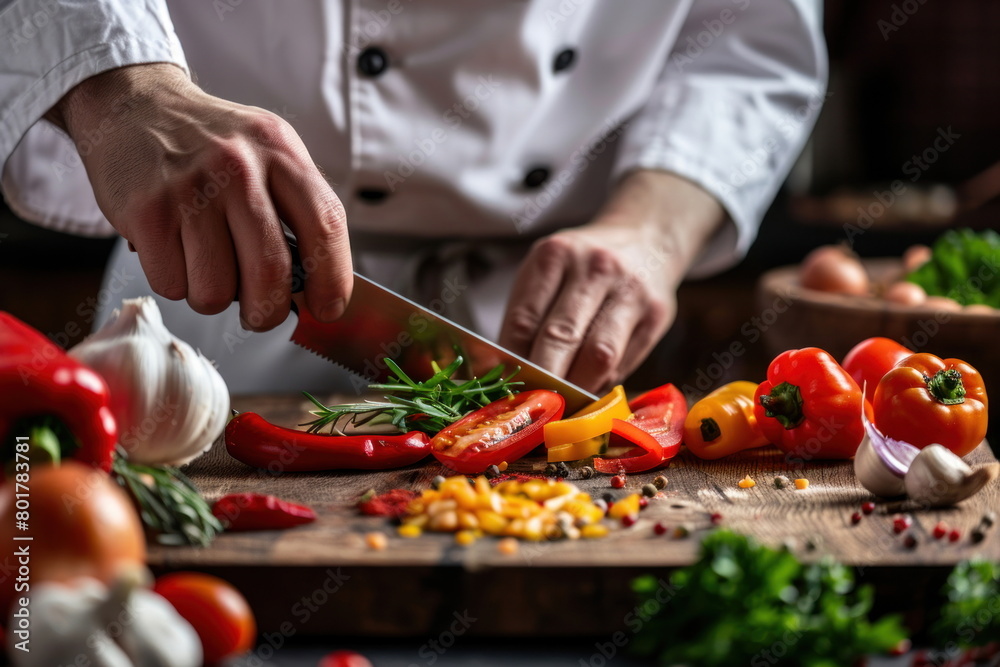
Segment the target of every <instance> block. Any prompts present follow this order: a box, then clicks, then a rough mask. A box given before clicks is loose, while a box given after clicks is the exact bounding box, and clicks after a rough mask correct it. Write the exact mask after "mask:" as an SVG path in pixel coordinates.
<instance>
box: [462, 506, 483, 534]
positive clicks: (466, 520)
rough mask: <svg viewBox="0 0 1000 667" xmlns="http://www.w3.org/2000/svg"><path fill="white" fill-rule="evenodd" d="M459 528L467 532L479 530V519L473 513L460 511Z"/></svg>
mask: <svg viewBox="0 0 1000 667" xmlns="http://www.w3.org/2000/svg"><path fill="white" fill-rule="evenodd" d="M458 527H459V528H462V529H465V530H474V529H476V528H479V519H477V518H476V515H475V514H473V513H472V512H469V511H465V510H460V511H459V512H458Z"/></svg>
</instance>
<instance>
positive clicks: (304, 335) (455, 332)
mask: <svg viewBox="0 0 1000 667" xmlns="http://www.w3.org/2000/svg"><path fill="white" fill-rule="evenodd" d="M288 245H289V250H290V251H291V253H292V293H293V294H299V293H300V292H302V291H303V288H304V286H305V277H306V275H305V271H304V269H303V268H302V261H301V258H300V256H299V252H298V245H297V244H296V242H295V239H294V238H292V237H288ZM300 298H301V297H295V298H294V299H293V301H292V306H293V310H295V312H296V313H297V315H298V318H299V320H298V324H297V325H296V327H295V330H294V331H293V332H292V338H291V341H292V342H293V343H295V344H296V345H299V346H301V347H303V348H305V349H307V350H309V351H310V352H313V353H315V354H317V355H319V356H321V357H323V358H324V359H327V360H328V361H332V362H333V363H335V364H337V365H338V366H341V367H343V368H345V369H347V370H348V371H350V372H351V377H352V382H354V384H355V389H356V390H358V391H359V393H360V392H361V391H363V390H365V389H366V388H367V386H368V384H370V383H375V382H384V381H386V380H388V378H389V375H390V371H389V367H388V365H387V364H386V363H385V360H386V359H387V358H388V359H391V360H392V361H394V362H396V363H397V364H398V365H399V367H400V368H401V369H402V370H403V372H404V373H406V374H407V375H409V376H410V377H413V378H417V379H418V380H419V379H423V378H427V377H430V376H431V375H432V374H433V373H434V370H433V368H432V365H431V362H437V364H438V365H439V366H440V367H442V368H443V367H444V366H446V365H447V364H448V363H450V362H451V361H453V360H454V359H455V358H456V356H457V355H458V354H461V355H462V357H463V358H464V359H465V360H466V361H467V363H468V364H469V368H471V369H472V374H473V375H476V376H481V375H483V374H484V373H486V371H488V370H490V369H491V368H493V367H495V366H497V365H498V364H503V366H504V369H505V372H506V373H510V372H513V371H514V370H515V369H520V370H519V371H518V373H517V375H516V376H515V378H514V379H515V380H516V381H520V382H523V383H524V385H523V387H524V389H549V390H552V391H555V392H558V393H559V394H560V395H561V396H562V397H563V398H564V399H566V414H573V413H575V412H577V411H578V410H580V409H581V408H583V407H585V406H587V405H589V404H590V403H593V402H594V401H596V400H597V397H596V396H594V395H593V394H591V393H589V392H587V391H584V390H583V389H581V388H580V387H577V386H576V385H574V384H572V383H570V382H567V381H566V380H564V379H562V378H560V377H559V376H557V375H554V374H553V373H551V372H549V371H547V370H545V369H544V368H542V367H541V366H538V365H537V364H534V363H532V362H530V361H528V360H527V359H524V358H523V357H520V356H518V355H516V354H514V353H513V352H511V351H510V350H507V349H504V348H503V347H500V346H499V345H497V344H495V343H493V342H491V341H489V340H487V339H486V338H483V337H482V336H480V335H479V334H477V333H475V332H473V331H470V330H469V329H466V328H465V327H463V326H461V325H459V324H457V323H455V322H452V321H451V320H449V319H448V318H446V317H444V316H443V315H440V314H439V313H437V312H435V311H434V310H432V309H429V308H425V307H423V306H421V305H420V304H418V303H414V302H413V301H411V300H409V299H407V298H405V297H403V296H400V295H399V294H396V293H395V292H393V291H392V290H390V289H387V288H385V287H383V286H381V285H379V284H378V283H376V282H374V281H372V280H369V279H368V278H366V277H364V276H362V275H361V274H359V273H358V272H356V271H355V272H354V292H353V294H352V296H351V300H350V302H349V303H348V305H347V308H346V310H345V311H344V314H343V315H342V316H341V317H340V318H339V319H338V320H336V321H335V322H320V321H319V320H317V319H315V318H314V317H313V316H312V314H311V313H310V312H309V309H308V308H305V307H302V306H303V305H304V304H297V301H298V300H299V299H300ZM466 379H468V378H466Z"/></svg>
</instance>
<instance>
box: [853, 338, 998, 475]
mask: <svg viewBox="0 0 1000 667" xmlns="http://www.w3.org/2000/svg"><path fill="white" fill-rule="evenodd" d="M988 406H989V402H988V400H987V397H986V387H985V386H984V385H983V377H982V376H981V375H980V374H979V371H977V370H976V369H975V368H973V367H972V366H970V365H969V364H967V363H965V362H964V361H961V360H959V359H939V358H938V357H935V356H934V355H932V354H914V355H912V356H909V357H907V358H905V359H903V360H902V361H900V362H899V363H898V364H897V365H896V368H894V369H892V370H891V371H889V372H888V373H887V374H886V375H885V377H883V378H882V381H881V382H879V384H878V388H877V389H876V390H875V400H874V402H873V407H874V410H875V425H876V426H878V428H879V430H880V431H882V432H883V433H885V434H886V435H887V436H889V437H890V438H895V439H896V440H902V441H903V442H908V443H910V444H911V445H913V446H914V447H920V448H921V449H922V448H924V447H926V446H927V445H930V444H932V443H938V444H940V445H944V446H945V447H947V448H948V449H950V450H951V451H953V452H955V453H956V454H958V455H959V456H965V455H966V454H968V453H969V452H971V451H972V450H973V449H975V448H976V447H978V446H979V443H981V442H982V441H983V438H985V437H986V426H987V409H988Z"/></svg>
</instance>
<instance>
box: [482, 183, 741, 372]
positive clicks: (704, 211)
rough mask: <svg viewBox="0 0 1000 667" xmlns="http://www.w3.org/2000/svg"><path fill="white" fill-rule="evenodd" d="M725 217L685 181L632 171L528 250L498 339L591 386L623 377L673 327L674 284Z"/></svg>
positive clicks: (505, 344) (718, 207) (513, 348)
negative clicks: (603, 198)
mask: <svg viewBox="0 0 1000 667" xmlns="http://www.w3.org/2000/svg"><path fill="white" fill-rule="evenodd" d="M723 218H724V212H723V209H722V207H721V206H720V204H719V203H718V202H717V201H716V200H715V199H714V198H713V197H712V196H711V195H709V194H708V193H707V192H705V191H704V190H702V189H701V188H699V187H698V186H696V185H694V184H693V183H691V182H690V181H687V180H685V179H683V178H680V177H679V176H675V175H673V174H669V173H666V172H655V171H645V170H640V171H636V172H632V173H631V174H630V175H628V176H627V177H625V178H624V179H623V180H622V181H621V183H620V184H619V185H618V187H617V188H616V189H615V191H614V193H613V194H612V196H611V198H610V200H609V201H608V203H607V204H606V205H605V206H604V208H603V209H602V210H601V212H600V213H599V214H598V216H597V217H596V218H595V219H594V221H593V222H591V223H590V224H588V225H585V226H582V227H577V228H573V229H566V230H563V231H560V232H557V233H555V234H553V235H551V236H548V237H545V238H543V239H541V240H539V241H538V242H537V243H535V245H534V246H533V247H532V248H531V251H530V252H529V253H528V256H527V258H526V259H525V260H524V263H523V264H522V265H521V268H520V270H519V272H518V275H517V278H516V280H515V282H514V287H513V290H512V292H511V296H510V303H509V304H508V306H507V313H506V315H505V317H504V323H503V328H502V330H501V333H500V344H501V345H504V346H505V347H507V348H508V349H510V350H512V351H513V352H515V353H517V354H520V355H522V356H524V357H527V358H528V359H529V360H531V361H534V362H535V363H537V364H539V365H540V366H543V367H545V368H547V369H548V370H550V371H552V372H554V373H556V374H558V375H561V376H563V377H565V378H566V379H568V380H569V381H570V382H573V383H574V384H576V385H578V386H580V387H582V388H584V389H588V390H590V391H595V392H597V391H601V390H603V389H605V388H607V387H609V386H611V385H612V384H615V383H617V382H620V381H621V380H622V379H623V378H624V377H625V376H627V375H628V374H629V373H631V372H632V371H633V370H635V368H636V367H637V366H638V365H639V364H640V363H641V362H642V361H643V360H644V359H645V358H646V356H647V355H648V354H649V353H650V351H651V350H652V349H653V346H654V345H656V343H657V342H658V341H659V340H660V338H662V337H663V335H664V334H665V333H666V331H667V329H668V328H669V327H670V324H671V323H672V322H673V319H674V315H675V311H676V291H677V286H678V285H679V284H680V282H681V280H682V279H683V277H684V274H685V273H686V272H687V269H688V267H689V266H690V264H691V262H692V261H693V260H694V258H695V257H696V256H697V254H698V252H699V251H700V250H701V248H702V247H703V246H704V244H705V243H706V241H707V240H708V239H709V238H710V236H711V235H712V234H713V233H714V232H715V230H716V229H717V228H718V226H719V225H720V224H721V222H722V220H723Z"/></svg>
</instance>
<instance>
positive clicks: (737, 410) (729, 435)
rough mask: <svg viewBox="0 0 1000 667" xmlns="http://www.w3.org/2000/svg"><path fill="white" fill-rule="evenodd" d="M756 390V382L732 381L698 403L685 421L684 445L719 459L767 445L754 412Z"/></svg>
mask: <svg viewBox="0 0 1000 667" xmlns="http://www.w3.org/2000/svg"><path fill="white" fill-rule="evenodd" d="M756 390H757V383H756V382H746V381H743V380H741V381H737V382H730V383H729V384H726V385H723V386H721V387H719V388H718V389H716V390H715V391H713V392H712V393H710V394H709V395H708V396H706V397H705V398H703V399H701V400H700V401H698V402H697V403H695V404H694V406H692V408H691V411H690V412H688V414H687V419H685V420H684V444H685V445H687V447H688V449H690V450H691V453H692V454H694V455H695V456H697V457H699V458H702V459H718V458H722V457H723V456H729V455H730V454H735V453H736V452H741V451H743V450H744V449H752V448H754V447H763V446H764V445H766V444H767V438H765V437H764V434H763V433H761V432H760V428H759V427H758V426H757V418H756V417H754V414H753V409H754V399H753V395H754V392H755V391H756Z"/></svg>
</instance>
